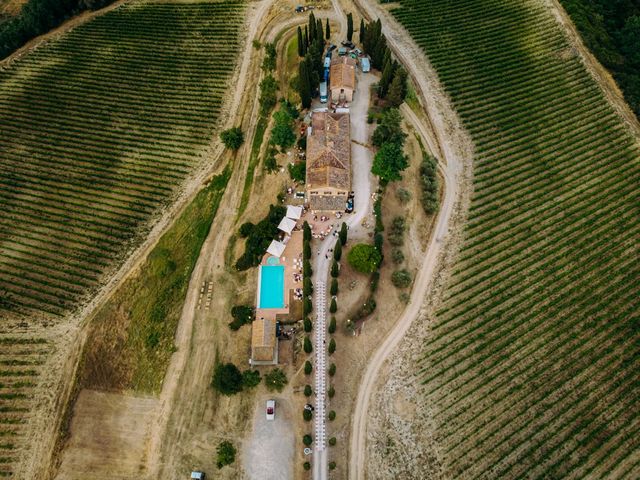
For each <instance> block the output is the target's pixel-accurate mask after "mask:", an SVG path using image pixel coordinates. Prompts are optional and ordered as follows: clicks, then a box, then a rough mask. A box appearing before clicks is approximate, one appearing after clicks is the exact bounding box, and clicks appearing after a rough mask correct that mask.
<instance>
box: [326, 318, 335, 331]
mask: <svg viewBox="0 0 640 480" xmlns="http://www.w3.org/2000/svg"><path fill="white" fill-rule="evenodd" d="M328 330H329V333H335V331H336V317H333V316H332V317H331V320H330V321H329V328H328Z"/></svg>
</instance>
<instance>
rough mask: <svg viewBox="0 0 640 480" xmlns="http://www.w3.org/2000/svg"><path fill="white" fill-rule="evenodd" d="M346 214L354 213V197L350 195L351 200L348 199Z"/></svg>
mask: <svg viewBox="0 0 640 480" xmlns="http://www.w3.org/2000/svg"><path fill="white" fill-rule="evenodd" d="M345 212H347V213H351V212H353V195H349V198H347V207H346V209H345Z"/></svg>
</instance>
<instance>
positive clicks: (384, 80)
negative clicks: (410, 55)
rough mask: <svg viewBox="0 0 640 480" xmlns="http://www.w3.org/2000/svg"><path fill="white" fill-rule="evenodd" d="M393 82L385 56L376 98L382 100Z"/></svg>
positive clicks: (391, 68)
mask: <svg viewBox="0 0 640 480" xmlns="http://www.w3.org/2000/svg"><path fill="white" fill-rule="evenodd" d="M392 80H393V62H392V61H391V56H390V55H389V56H387V58H386V60H385V63H384V66H383V67H382V76H381V77H380V81H379V82H378V96H379V97H380V98H384V97H385V96H386V95H387V92H388V91H389V85H391V81H392ZM374 145H375V143H374Z"/></svg>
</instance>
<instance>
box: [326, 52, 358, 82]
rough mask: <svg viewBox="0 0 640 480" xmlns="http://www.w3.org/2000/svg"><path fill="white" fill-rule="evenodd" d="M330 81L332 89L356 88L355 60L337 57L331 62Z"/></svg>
mask: <svg viewBox="0 0 640 480" xmlns="http://www.w3.org/2000/svg"><path fill="white" fill-rule="evenodd" d="M329 80H330V82H331V89H332V90H333V89H334V88H350V89H352V90H355V88H356V61H355V59H353V58H351V57H349V56H346V57H337V58H334V59H333V60H332V61H331V69H330V70H329Z"/></svg>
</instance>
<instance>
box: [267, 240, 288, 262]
mask: <svg viewBox="0 0 640 480" xmlns="http://www.w3.org/2000/svg"><path fill="white" fill-rule="evenodd" d="M285 247H286V245H285V244H284V243H282V242H279V241H277V240H273V241H272V242H271V245H269V248H267V253H270V254H271V255H273V256H274V257H278V258H280V255H282V254H283V252H284V249H285Z"/></svg>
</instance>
